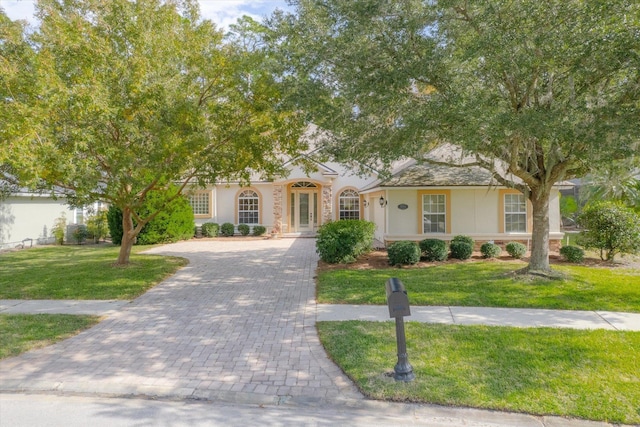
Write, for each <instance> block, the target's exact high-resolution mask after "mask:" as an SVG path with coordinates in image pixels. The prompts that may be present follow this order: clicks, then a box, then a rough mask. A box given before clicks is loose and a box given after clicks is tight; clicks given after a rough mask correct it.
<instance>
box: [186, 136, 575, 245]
mask: <svg viewBox="0 0 640 427" xmlns="http://www.w3.org/2000/svg"><path fill="white" fill-rule="evenodd" d="M449 150H455V148H453V147H451V146H444V147H441V148H439V149H437V150H435V151H434V152H432V153H430V154H429V155H428V156H427V158H434V157H435V158H440V159H442V158H444V157H447V156H443V154H446V153H448V152H449ZM315 164H316V170H315V172H313V173H305V171H304V170H303V169H302V168H299V167H294V166H292V167H291V168H289V174H288V175H287V176H286V177H283V178H281V179H275V180H272V181H259V180H258V181H255V182H252V184H251V185H250V186H249V187H241V186H240V185H239V184H215V185H210V186H208V187H207V188H205V189H200V190H197V191H195V192H194V193H193V194H191V196H190V197H191V204H192V206H193V209H194V214H195V217H196V223H197V225H201V224H203V223H205V222H215V223H218V224H222V223H224V222H230V223H233V224H235V225H238V224H248V225H263V226H265V227H266V228H267V230H268V232H270V233H273V234H277V235H280V236H300V235H313V234H314V233H315V232H316V231H317V229H318V227H319V226H321V225H322V224H324V223H327V222H328V221H335V220H341V219H365V220H368V221H372V222H374V223H375V224H376V231H375V238H376V240H378V241H379V242H381V243H383V244H385V245H386V244H389V243H391V242H394V241H398V240H414V241H420V240H423V239H426V238H438V239H442V240H447V241H448V240H451V238H453V237H454V236H456V235H460V234H464V235H468V236H471V237H472V238H473V239H474V240H475V241H476V242H477V243H478V244H479V243H481V242H486V241H493V242H495V243H497V244H506V243H508V242H509V241H519V242H522V243H524V244H526V245H527V246H528V247H529V246H530V241H531V232H532V224H533V222H532V208H531V203H530V202H529V201H528V200H527V198H526V197H525V196H524V194H522V193H520V192H519V191H517V190H514V189H511V188H507V187H505V186H502V185H499V184H498V183H496V182H495V180H494V179H493V177H492V175H491V173H489V172H488V171H487V170H485V169H482V168H480V167H477V166H472V167H464V168H463V167H455V166H444V165H441V164H432V163H428V162H417V161H415V160H409V161H405V162H404V163H403V164H400V165H399V166H398V167H397V168H395V170H394V171H393V172H392V173H391V176H390V177H388V178H385V179H380V177H379V176H378V174H377V173H376V172H374V171H371V172H370V173H369V174H367V175H365V176H362V175H359V174H358V173H357V171H354V170H352V169H350V168H348V167H345V166H344V165H341V164H339V163H332V162H316V163H315ZM566 185H568V184H567V183H562V184H561V185H558V186H557V188H556V189H555V190H554V191H553V194H552V197H551V200H550V212H549V218H550V233H549V239H550V248H551V249H552V250H557V249H559V246H560V241H561V240H562V237H563V233H562V232H561V228H560V226H561V223H560V207H559V206H560V204H559V200H560V193H559V189H560V188H562V187H563V186H566Z"/></svg>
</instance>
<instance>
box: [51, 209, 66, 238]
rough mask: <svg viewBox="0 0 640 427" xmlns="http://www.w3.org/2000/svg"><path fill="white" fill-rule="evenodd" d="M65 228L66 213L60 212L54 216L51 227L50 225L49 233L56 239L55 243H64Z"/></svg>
mask: <svg viewBox="0 0 640 427" xmlns="http://www.w3.org/2000/svg"><path fill="white" fill-rule="evenodd" d="M66 228H67V215H66V214H65V213H64V212H62V214H61V215H60V216H59V217H58V218H56V220H55V222H54V223H53V227H51V235H52V236H53V237H54V238H55V239H56V243H57V244H59V245H64V233H65V230H66Z"/></svg>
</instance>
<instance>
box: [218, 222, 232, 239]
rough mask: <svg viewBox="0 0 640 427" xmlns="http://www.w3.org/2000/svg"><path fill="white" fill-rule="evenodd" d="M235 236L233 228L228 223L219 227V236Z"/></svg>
mask: <svg viewBox="0 0 640 427" xmlns="http://www.w3.org/2000/svg"><path fill="white" fill-rule="evenodd" d="M234 234H235V227H234V226H233V224H231V223H230V222H225V223H224V224H222V225H221V226H220V235H221V236H225V237H231V236H233V235H234Z"/></svg>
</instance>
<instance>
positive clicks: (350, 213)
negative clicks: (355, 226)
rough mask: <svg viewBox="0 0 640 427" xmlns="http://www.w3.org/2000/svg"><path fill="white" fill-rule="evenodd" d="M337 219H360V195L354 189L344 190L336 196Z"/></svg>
mask: <svg viewBox="0 0 640 427" xmlns="http://www.w3.org/2000/svg"><path fill="white" fill-rule="evenodd" d="M338 210H339V217H338V218H339V219H360V195H358V192H357V191H355V190H351V189H349V190H344V191H343V192H342V193H340V196H339V197H338Z"/></svg>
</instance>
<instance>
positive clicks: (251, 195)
mask: <svg viewBox="0 0 640 427" xmlns="http://www.w3.org/2000/svg"><path fill="white" fill-rule="evenodd" d="M259 223H260V198H259V197H258V193H256V192H255V191H253V190H244V191H243V192H242V193H240V194H239V195H238V224H259Z"/></svg>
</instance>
